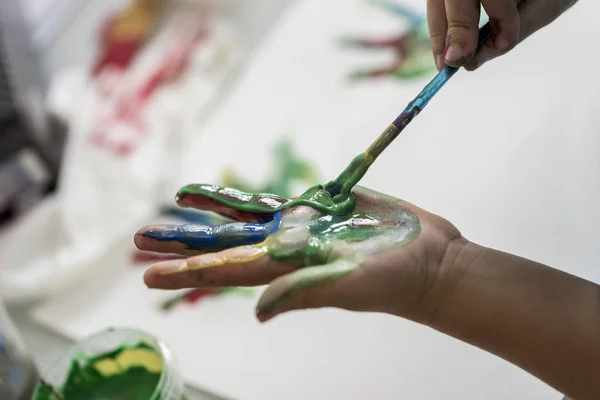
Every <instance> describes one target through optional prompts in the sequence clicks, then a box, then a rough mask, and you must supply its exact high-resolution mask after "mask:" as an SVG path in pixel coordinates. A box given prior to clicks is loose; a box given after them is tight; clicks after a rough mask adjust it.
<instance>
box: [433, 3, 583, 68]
mask: <svg viewBox="0 0 600 400" xmlns="http://www.w3.org/2000/svg"><path fill="white" fill-rule="evenodd" d="M576 1H577V0H522V1H521V3H520V5H519V8H518V9H517V6H516V2H515V0H428V1H427V19H428V22H429V31H430V35H431V46H432V49H433V54H434V57H435V60H436V65H437V66H438V69H441V68H440V67H443V66H444V64H447V65H450V66H453V67H462V66H465V67H466V68H467V69H468V70H475V69H477V68H479V67H480V66H481V65H483V64H484V63H485V62H487V61H489V60H491V59H493V58H496V57H498V56H499V55H502V54H505V53H506V52H508V51H510V50H511V49H512V48H513V47H515V46H516V45H517V44H518V43H520V42H522V41H523V40H524V39H526V38H527V37H528V36H529V35H531V34H532V33H534V32H535V31H537V30H539V29H541V28H543V27H544V26H546V25H548V24H549V23H550V22H552V21H554V20H555V19H556V18H557V17H558V16H559V15H561V14H562V13H563V12H564V11H566V10H567V9H568V8H569V7H571V6H572V5H573V4H574V3H575V2H576ZM481 6H483V8H484V9H485V11H486V12H487V14H488V16H489V17H490V24H491V26H492V32H493V37H492V38H490V39H489V40H488V41H487V42H486V43H485V44H484V45H483V46H482V48H481V49H479V51H477V38H478V31H479V26H478V24H479V13H480V7H481Z"/></svg>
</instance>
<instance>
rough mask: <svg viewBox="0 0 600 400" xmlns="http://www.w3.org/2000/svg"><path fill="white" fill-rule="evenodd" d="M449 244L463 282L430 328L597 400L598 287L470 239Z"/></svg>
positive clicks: (569, 391) (599, 349)
mask: <svg viewBox="0 0 600 400" xmlns="http://www.w3.org/2000/svg"><path fill="white" fill-rule="evenodd" d="M451 246H453V247H452V248H450V249H449V250H448V252H449V253H450V254H452V253H453V252H454V256H453V259H454V262H453V264H454V265H453V269H454V270H455V271H459V273H460V275H461V276H462V278H461V279H460V281H459V283H458V284H457V286H456V287H455V289H454V290H453V291H452V293H451V294H449V295H448V296H447V298H445V300H444V302H443V304H442V305H441V306H440V307H439V309H438V311H437V313H436V317H435V320H434V321H432V327H433V328H435V329H437V330H439V331H441V332H444V333H446V334H448V335H450V336H453V337H455V338H457V339H460V340H462V341H464V342H467V343H470V344H472V345H474V346H477V347H480V348H482V349H484V350H486V351H489V352H490V353H493V354H495V355H497V356H499V357H501V358H503V359H505V360H507V361H509V362H511V363H513V364H515V365H517V366H519V367H521V368H523V369H524V370H526V371H528V372H529V373H531V374H533V375H535V376H537V377H538V378H539V379H541V380H543V381H544V382H546V383H548V384H549V385H551V386H553V387H554V388H556V389H557V390H559V391H561V392H564V393H565V394H567V395H569V396H571V397H573V398H574V399H576V400H584V399H598V398H600V286H598V285H595V284H593V283H591V282H588V281H586V280H583V279H580V278H577V277H575V276H573V275H569V274H567V273H564V272H562V271H558V270H555V269H553V268H550V267H547V266H545V265H542V264H539V263H536V262H533V261H530V260H527V259H523V258H521V257H517V256H515V255H511V254H507V253H503V252H500V251H497V250H493V249H488V248H484V247H481V246H478V245H476V244H473V243H469V242H467V241H464V242H462V243H461V242H460V241H457V243H456V244H454V243H453V244H451Z"/></svg>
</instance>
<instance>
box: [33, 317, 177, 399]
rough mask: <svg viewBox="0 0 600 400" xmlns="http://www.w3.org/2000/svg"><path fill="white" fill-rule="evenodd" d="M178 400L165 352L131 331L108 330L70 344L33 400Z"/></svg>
mask: <svg viewBox="0 0 600 400" xmlns="http://www.w3.org/2000/svg"><path fill="white" fill-rule="evenodd" d="M84 398H85V399H86V400H99V399H114V400H119V399H123V400H125V399H127V400H182V399H184V398H185V396H184V386H183V381H182V379H181V376H180V374H179V372H178V371H177V370H176V368H175V367H174V362H173V358H172V356H171V353H170V351H169V349H168V348H167V347H166V346H165V345H164V344H163V343H162V342H160V341H159V340H157V339H156V338H154V337H153V336H151V335H149V334H147V333H145V332H142V331H139V330H136V329H131V328H109V329H107V330H104V331H101V332H98V333H96V334H94V335H92V336H90V337H89V338H87V339H85V340H83V341H82V342H80V343H77V344H76V345H74V346H73V347H72V348H71V349H70V350H69V351H68V352H67V354H65V355H64V356H63V357H61V359H60V360H58V362H57V363H56V364H55V365H54V366H53V367H52V369H51V370H50V371H49V373H48V374H43V378H42V379H41V380H40V382H39V383H38V385H37V387H36V391H35V393H34V395H33V397H32V399H33V400H72V399H84Z"/></svg>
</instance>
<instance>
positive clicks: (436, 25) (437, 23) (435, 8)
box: [427, 0, 448, 71]
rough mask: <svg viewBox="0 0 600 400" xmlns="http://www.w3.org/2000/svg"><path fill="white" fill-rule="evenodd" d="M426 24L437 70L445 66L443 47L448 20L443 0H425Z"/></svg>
mask: <svg viewBox="0 0 600 400" xmlns="http://www.w3.org/2000/svg"><path fill="white" fill-rule="evenodd" d="M427 24H428V25H429V36H430V38H431V50H432V51H433V58H434V60H435V66H436V68H437V70H438V71H441V70H442V68H444V67H445V66H446V62H445V61H444V48H445V46H446V36H447V35H448V21H447V19H446V6H445V4H444V0H427Z"/></svg>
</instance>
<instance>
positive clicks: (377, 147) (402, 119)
mask: <svg viewBox="0 0 600 400" xmlns="http://www.w3.org/2000/svg"><path fill="white" fill-rule="evenodd" d="M516 3H517V5H518V4H519V3H520V1H519V0H517V1H516ZM490 37H492V27H491V25H490V22H488V23H486V24H485V25H484V26H482V27H481V28H480V29H479V39H478V42H477V49H479V48H481V46H482V45H483V44H484V43H485V42H486V41H487V40H488V39H489V38H490ZM458 70H459V68H455V67H450V66H448V65H447V66H445V67H444V68H443V69H442V70H441V71H440V72H438V74H437V75H436V76H435V77H434V78H433V79H432V80H431V82H429V83H428V84H427V86H425V88H424V89H423V90H422V91H421V93H419V94H418V95H417V97H415V98H414V100H413V101H411V102H410V103H409V104H408V106H406V108H405V109H404V111H402V112H401V113H400V115H398V117H396V119H395V120H394V121H393V122H392V123H391V124H390V125H389V126H388V127H387V128H386V129H385V131H383V132H382V133H381V134H380V135H379V137H378V138H377V139H376V140H375V141H374V142H373V143H372V144H371V146H369V148H368V149H367V151H365V152H364V153H362V154H359V155H358V156H357V157H355V158H354V160H352V162H351V163H350V164H349V165H348V166H347V167H346V169H344V171H343V172H342V173H341V174H340V175H339V176H338V178H337V179H335V180H334V181H331V182H329V183H328V184H327V185H325V190H326V191H327V193H328V195H329V196H330V197H335V196H338V195H340V194H342V193H350V190H351V189H352V187H354V185H356V184H357V183H358V181H360V179H361V178H362V177H363V176H364V175H365V174H366V172H367V170H368V169H369V167H370V166H371V165H372V164H373V163H374V162H375V160H376V159H377V157H379V155H380V154H381V153H382V152H383V151H384V150H385V149H386V148H387V147H388V146H389V145H390V144H391V143H392V142H393V141H394V139H396V138H397V137H398V135H399V134H400V132H402V131H403V130H404V128H406V127H407V126H408V124H409V123H410V122H411V121H412V120H413V118H414V117H416V116H417V115H419V113H420V112H421V111H422V110H423V109H424V108H425V106H427V104H428V103H429V101H430V100H431V99H432V98H433V96H435V94H436V93H437V92H439V91H440V89H441V88H442V87H443V86H444V85H445V84H446V83H447V82H448V81H449V80H450V78H452V77H453V76H454V74H456V72H457V71H458Z"/></svg>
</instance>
